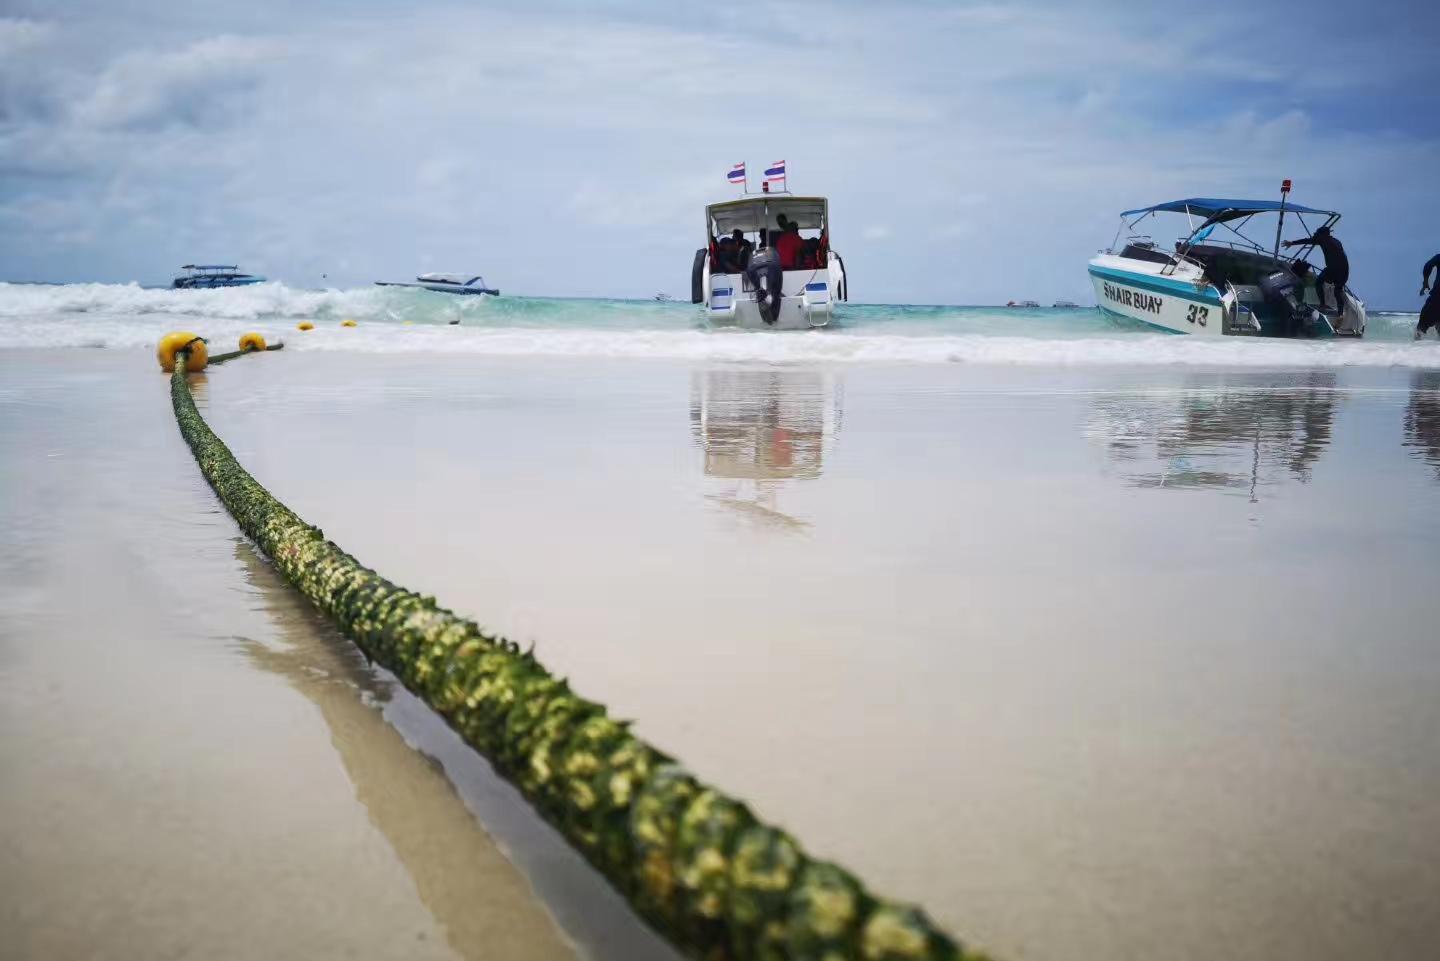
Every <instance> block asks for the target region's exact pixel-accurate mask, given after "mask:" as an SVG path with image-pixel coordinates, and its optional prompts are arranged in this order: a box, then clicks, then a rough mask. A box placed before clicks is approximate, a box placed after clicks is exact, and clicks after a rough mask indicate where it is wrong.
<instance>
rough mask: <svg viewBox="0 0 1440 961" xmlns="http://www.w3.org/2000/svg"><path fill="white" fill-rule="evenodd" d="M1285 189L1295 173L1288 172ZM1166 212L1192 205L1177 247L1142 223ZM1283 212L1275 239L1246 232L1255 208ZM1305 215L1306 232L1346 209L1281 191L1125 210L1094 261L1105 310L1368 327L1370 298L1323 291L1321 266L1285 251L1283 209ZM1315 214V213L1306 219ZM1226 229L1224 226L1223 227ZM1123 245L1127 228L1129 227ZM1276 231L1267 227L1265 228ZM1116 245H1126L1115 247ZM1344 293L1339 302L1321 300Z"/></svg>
mask: <svg viewBox="0 0 1440 961" xmlns="http://www.w3.org/2000/svg"><path fill="white" fill-rule="evenodd" d="M1285 189H1286V190H1288V189H1289V181H1286V187H1285ZM1158 213H1177V214H1182V215H1184V217H1185V219H1186V225H1185V227H1184V229H1183V232H1182V233H1181V235H1180V239H1179V240H1177V241H1176V243H1175V247H1174V249H1173V250H1167V249H1166V248H1164V247H1162V246H1160V245H1158V244H1156V243H1155V242H1154V241H1152V240H1151V239H1150V237H1149V236H1146V235H1139V234H1136V233H1135V229H1136V227H1137V226H1138V225H1139V224H1140V223H1141V221H1144V220H1145V219H1147V218H1149V217H1152V216H1154V215H1155V214H1158ZM1268 214H1275V215H1277V216H1278V217H1279V222H1278V223H1277V224H1276V225H1275V234H1274V243H1273V244H1272V245H1271V246H1269V247H1266V246H1264V245H1263V244H1262V243H1261V242H1258V241H1256V240H1254V239H1252V238H1250V237H1248V236H1246V234H1245V233H1244V230H1245V228H1246V227H1247V226H1251V225H1252V223H1253V222H1254V221H1255V218H1256V217H1258V216H1261V215H1268ZM1287 215H1288V216H1292V217H1294V218H1295V219H1296V220H1298V221H1299V222H1300V225H1301V227H1302V228H1303V229H1304V230H1305V232H1306V235H1307V237H1308V236H1311V235H1313V234H1314V233H1315V231H1316V230H1318V229H1319V228H1320V227H1321V226H1324V227H1333V226H1334V225H1335V224H1336V223H1337V222H1338V221H1339V220H1340V215H1339V214H1338V213H1336V212H1335V211H1332V210H1315V209H1312V208H1310V207H1301V206H1299V205H1297V204H1290V203H1287V202H1286V201H1285V200H1284V199H1282V200H1280V201H1279V202H1276V201H1273V200H1220V199H1215V198H1200V197H1195V198H1190V199H1188V200H1172V201H1170V202H1169V203H1163V204H1156V205H1155V206H1153V207H1142V208H1140V209H1138V210H1127V211H1125V212H1124V213H1123V214H1121V215H1120V230H1119V231H1118V232H1117V233H1116V235H1115V242H1114V243H1113V244H1112V245H1111V247H1110V248H1109V249H1107V250H1103V251H1101V252H1100V253H1099V254H1098V255H1096V256H1095V257H1094V258H1093V259H1092V260H1091V261H1090V267H1089V271H1090V281H1091V283H1092V284H1094V286H1095V297H1096V300H1097V302H1098V303H1099V305H1100V307H1101V309H1102V310H1105V311H1107V312H1109V313H1112V314H1116V315H1118V316H1120V317H1125V318H1128V319H1130V320H1138V321H1141V322H1143V323H1146V324H1149V325H1151V326H1152V327H1159V328H1161V329H1162V330H1168V331H1172V332H1174V333H1180V334H1194V335H1197V336H1203V337H1221V336H1227V335H1229V336H1235V335H1241V336H1252V337H1253V336H1263V337H1362V336H1364V334H1365V304H1364V303H1363V302H1362V301H1361V300H1360V299H1359V298H1358V297H1356V296H1355V294H1354V293H1353V292H1351V291H1350V290H1349V289H1348V288H1347V289H1345V290H1343V291H1335V292H1334V295H1333V296H1330V297H1328V298H1327V299H1325V300H1322V298H1321V292H1320V291H1317V290H1316V280H1317V274H1318V271H1317V270H1316V269H1315V268H1314V267H1313V266H1312V265H1311V264H1310V263H1308V262H1307V261H1306V260H1305V259H1304V257H1305V255H1306V254H1307V253H1308V252H1309V251H1310V250H1311V249H1313V248H1311V247H1309V246H1303V247H1300V253H1299V254H1298V255H1297V256H1294V257H1290V256H1283V255H1281V254H1280V236H1281V233H1282V232H1283V230H1284V225H1285V217H1286V216H1287ZM1307 218H1309V219H1308V220H1307ZM1217 230H1223V231H1224V234H1223V236H1216V232H1217ZM1127 232H1128V235H1127V239H1126V241H1125V244H1124V245H1123V246H1120V245H1119V241H1120V234H1122V233H1127ZM1264 236H1265V237H1266V239H1268V238H1269V233H1268V230H1267V233H1266V234H1265V235H1264ZM1116 247H1119V249H1118V250H1117V249H1116ZM1337 297H1338V298H1339V299H1340V309H1339V310H1334V309H1330V310H1322V309H1321V305H1322V304H1324V303H1327V302H1328V303H1335V302H1336V298H1337Z"/></svg>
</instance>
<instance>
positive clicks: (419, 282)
mask: <svg viewBox="0 0 1440 961" xmlns="http://www.w3.org/2000/svg"><path fill="white" fill-rule="evenodd" d="M375 286H377V287H419V288H422V289H424V290H433V291H435V292H437V293H441V294H489V295H490V296H492V297H499V296H500V288H499V287H491V286H488V285H487V284H486V283H485V278H484V277H481V276H480V275H479V274H473V275H472V274H438V273H435V274H421V275H420V276H419V277H416V278H415V279H414V280H413V281H407V280H377V281H375Z"/></svg>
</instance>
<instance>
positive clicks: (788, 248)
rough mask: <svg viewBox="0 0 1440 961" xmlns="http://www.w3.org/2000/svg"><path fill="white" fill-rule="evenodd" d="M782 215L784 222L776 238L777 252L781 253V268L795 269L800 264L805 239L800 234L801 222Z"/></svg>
mask: <svg viewBox="0 0 1440 961" xmlns="http://www.w3.org/2000/svg"><path fill="white" fill-rule="evenodd" d="M780 217H781V219H782V220H783V222H782V223H781V224H780V236H779V237H776V238H775V252H776V253H777V254H779V255H780V269H781V270H795V269H796V268H798V267H799V266H800V253H801V250H802V249H803V248H804V246H805V241H804V239H803V238H802V237H801V236H800V225H799V224H797V223H795V222H794V221H793V220H785V219H784V217H785V215H784V214H781V215H780Z"/></svg>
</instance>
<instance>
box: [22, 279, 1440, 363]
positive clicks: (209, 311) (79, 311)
mask: <svg viewBox="0 0 1440 961" xmlns="http://www.w3.org/2000/svg"><path fill="white" fill-rule="evenodd" d="M852 310H854V308H852ZM917 310H918V309H917ZM925 310H926V311H929V312H930V313H929V314H926V315H925V316H926V317H928V318H931V319H928V320H926V321H925V325H928V326H925V325H917V323H915V322H914V317H915V314H916V310H911V311H910V312H909V313H907V308H894V309H886V308H859V309H858V311H856V312H855V314H854V315H853V317H852V319H850V320H847V321H845V323H844V325H843V326H839V327H836V328H833V329H830V330H821V331H806V332H775V331H735V330H727V331H712V330H705V329H699V328H697V327H696V326H695V322H696V315H695V312H694V311H693V310H690V309H688V305H679V306H675V305H658V304H657V305H648V304H637V303H626V302H617V301H594V302H583V301H541V300H528V299H524V298H513V299H508V302H507V301H506V300H489V299H483V300H482V299H481V298H453V297H447V296H445V295H441V294H430V293H425V292H418V293H417V292H415V291H386V290H381V289H379V288H375V289H369V288H362V289H358V290H341V291H334V290H332V291H297V290H292V289H290V288H288V287H285V286H284V285H282V284H260V285H255V286H253V287H242V288H228V289H221V290H214V291H171V290H152V289H145V288H141V287H138V286H134V285H127V286H117V285H102V284H75V285H69V286H57V287H47V286H39V285H5V284H0V345H3V346H9V347H31V348H48V347H108V348H123V349H138V348H147V349H148V348H151V347H153V345H154V344H155V341H156V340H157V339H158V338H159V336H160V335H161V334H163V333H165V332H166V331H169V330H175V329H189V330H194V331H196V332H197V333H200V334H202V335H204V336H205V337H207V338H209V339H210V340H211V342H212V344H215V345H216V347H215V349H228V348H229V347H230V345H231V344H233V343H235V341H236V340H238V338H239V335H240V334H241V333H243V332H245V331H247V330H259V331H260V332H261V333H263V334H264V335H265V336H266V337H267V338H269V339H270V340H272V341H274V340H278V339H283V340H284V341H285V342H286V347H287V349H294V350H304V351H308V350H332V351H357V352H363V353H392V352H434V353H452V354H466V353H468V354H482V355H491V356H516V357H519V356H541V357H614V358H665V359H678V360H699V361H722V362H724V361H734V362H757V363H775V364H785V363H872V364H1006V365H1072V366H1073V365H1187V366H1204V367H1250V368H1263V367H1291V368H1293V367H1351V366H1353V367H1393V366H1402V367H1423V368H1440V344H1437V343H1435V342H1433V341H1431V342H1427V343H1418V344H1417V343H1413V342H1410V341H1399V340H1393V339H1392V340H1375V339H1368V340H1366V341H1361V342H1356V341H1339V340H1334V341H1319V342H1301V341H1281V340H1254V339H1242V338H1226V339H1224V340H1201V339H1199V338H1196V337H1181V336H1173V335H1167V334H1152V333H1146V332H1140V331H1129V330H1125V329H1123V328H1116V327H1114V326H1113V325H1105V324H1102V323H1099V322H1097V321H1093V320H1090V319H1088V318H1087V317H1086V316H1085V315H1083V314H1082V315H1081V316H1080V317H1079V318H1077V319H1076V320H1075V321H1073V324H1074V335H1073V336H1067V335H1066V334H1065V333H1063V332H1068V331H1069V330H1070V329H1071V328H1070V327H1069V326H1066V325H1068V324H1070V323H1072V322H1071V321H1063V322H1050V323H1045V324H1043V325H1037V322H1036V321H1033V320H1032V321H1016V320H1015V319H1014V317H1013V315H1011V314H1007V313H1006V312H1005V311H1003V310H995V311H987V310H976V309H970V310H969V311H968V312H965V311H964V310H956V311H954V312H953V313H954V316H953V317H946V316H941V317H939V319H938V320H935V319H934V316H935V311H937V310H942V309H939V308H926V309H925ZM457 312H458V313H457ZM344 317H355V318H356V319H357V320H359V324H360V325H359V326H358V327H355V328H342V327H341V326H340V325H339V321H340V319H341V318H344ZM401 317H404V318H407V319H409V318H414V319H415V322H414V323H412V324H408V325H407V324H404V323H402V322H399V319H400V318H401ZM297 318H299V319H307V320H311V321H312V322H313V323H314V324H315V325H316V326H315V329H314V330H312V331H309V332H304V333H302V332H299V331H297V330H295V322H296V320H297ZM447 318H450V319H459V320H460V321H461V323H460V324H458V325H450V324H448V323H446V319H447ZM1383 322H1388V323H1389V324H1390V325H1391V326H1393V327H1394V328H1395V330H1394V331H1390V336H1392V337H1393V336H1395V334H1396V332H1397V331H1398V332H1401V333H1403V332H1404V329H1405V327H1407V326H1408V325H1410V324H1412V323H1413V315H1396V316H1395V317H1394V318H1388V317H1387V318H1386V319H1385V321H1383ZM1402 325H1403V326H1402ZM1372 326H1377V325H1376V323H1375V322H1373V321H1372ZM947 328H948V329H947ZM976 329H978V330H980V331H982V332H969V331H970V330H976ZM1009 331H1023V332H1024V335H1023V336H1022V335H1016V334H1014V333H1009Z"/></svg>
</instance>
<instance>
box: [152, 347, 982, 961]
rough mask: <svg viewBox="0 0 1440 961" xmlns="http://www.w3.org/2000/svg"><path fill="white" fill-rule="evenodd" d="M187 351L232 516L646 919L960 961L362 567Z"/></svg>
mask: <svg viewBox="0 0 1440 961" xmlns="http://www.w3.org/2000/svg"><path fill="white" fill-rule="evenodd" d="M188 356H189V355H188V351H181V352H180V355H179V357H178V358H177V360H178V361H179V362H177V363H176V364H175V369H174V373H173V374H172V375H171V378H170V395H171V400H172V401H173V403H174V407H175V419H176V420H177V421H178V422H179V425H180V433H181V434H182V435H184V437H185V441H186V443H187V444H189V445H190V450H191V452H192V453H193V454H194V455H195V460H196V461H197V462H198V463H199V465H200V470H201V472H202V473H203V474H204V475H205V479H206V480H207V481H209V482H210V486H211V487H213V488H214V489H215V493H216V494H218V495H219V497H220V500H221V501H222V502H223V503H224V504H225V507H226V509H227V510H229V512H230V514H231V515H232V516H233V517H234V518H235V520H236V521H237V522H238V523H239V525H240V527H241V528H242V529H243V530H244V531H245V533H246V534H248V535H249V536H250V537H251V538H252V539H253V540H254V541H255V543H256V544H257V545H258V546H259V547H260V549H261V550H262V551H263V552H264V553H265V554H266V555H268V556H269V558H270V560H271V561H272V562H273V563H274V565H275V566H276V567H277V568H278V569H279V570H280V572H281V573H282V574H284V575H285V577H286V579H287V580H289V581H290V583H291V584H293V585H294V586H295V587H296V588H298V589H299V591H300V592H301V593H302V594H304V595H305V596H306V597H308V598H309V599H310V601H311V602H312V603H314V604H315V606H316V607H318V608H319V609H320V610H321V611H323V612H324V613H325V614H326V615H328V616H329V617H330V619H331V620H333V621H334V622H335V624H336V625H337V626H338V627H339V629H340V630H341V632H342V633H344V634H345V636H346V637H348V638H350V639H351V640H352V641H354V642H355V644H357V645H358V646H359V647H360V649H361V650H362V651H363V652H364V653H365V655H366V657H368V658H369V659H370V660H372V661H374V662H375V663H378V664H380V665H381V666H383V667H385V668H386V669H388V670H389V671H391V672H392V673H393V674H395V676H396V677H398V678H399V679H400V680H401V682H402V683H403V684H404V685H405V686H406V687H407V688H408V689H409V690H410V691H411V692H412V693H414V694H415V695H416V696H417V697H419V698H420V699H421V700H423V701H424V702H425V703H426V704H428V705H429V706H430V707H431V708H432V709H434V710H435V711H436V712H437V713H438V714H439V715H440V716H441V717H443V718H444V719H445V721H446V722H447V723H448V724H449V725H450V726H451V727H452V728H454V729H455V731H456V732H458V733H459V734H460V736H461V737H462V738H464V739H465V741H466V742H467V743H468V744H469V745H470V746H471V747H473V748H474V749H475V750H477V751H479V752H480V753H481V754H483V755H484V756H485V757H486V758H487V759H488V760H489V761H490V763H491V764H492V765H493V766H494V768H495V770H496V771H498V772H499V773H500V774H501V775H502V776H503V777H505V778H506V779H507V780H508V781H510V782H511V783H512V784H514V785H515V786H516V788H518V789H519V791H520V793H521V794H523V795H524V796H525V798H526V799H527V800H528V801H529V802H530V804H531V805H533V806H534V808H535V810H536V811H538V812H539V813H540V814H541V816H542V817H544V818H545V820H547V821H548V822H550V823H551V824H552V825H554V826H555V827H556V829H558V830H559V831H560V833H561V834H562V835H563V836H564V837H565V838H566V840H567V841H569V843H570V844H571V845H573V846H574V847H575V849H576V850H578V851H579V852H580V853H581V854H582V855H583V856H584V857H585V858H586V859H587V860H588V861H589V862H590V863H591V864H593V865H594V866H595V868H596V869H597V870H598V871H599V872H600V873H601V874H602V875H603V876H604V877H605V878H606V879H607V880H608V881H609V882H610V884H611V885H613V886H614V887H615V889H616V890H617V891H619V892H620V894H621V895H622V896H623V897H624V898H625V899H626V900H627V901H628V902H629V903H630V904H631V905H632V906H633V907H634V909H635V910H636V911H637V912H638V913H639V914H640V916H641V917H643V918H644V919H645V920H646V921H647V922H649V924H650V925H651V926H653V927H654V928H655V929H656V930H657V931H659V932H660V933H661V934H662V935H664V936H665V937H666V938H667V939H668V940H669V941H671V943H673V944H674V945H675V946H676V947H678V948H680V949H681V950H682V951H684V952H686V953H687V954H689V955H691V956H692V957H695V958H702V959H705V961H728V959H734V961H779V959H816V961H820V959H824V961H831V959H834V961H839V959H845V958H856V959H866V961H914V959H925V961H938V959H946V961H965V959H982V958H984V957H985V956H984V955H983V954H981V953H979V952H976V951H973V950H971V949H968V948H966V947H964V946H963V945H961V944H959V943H957V942H956V941H955V940H953V939H952V938H951V937H949V936H948V935H946V934H945V933H944V932H943V931H941V930H940V929H939V928H937V927H936V925H935V924H934V923H933V922H932V921H931V920H930V919H929V918H928V917H927V916H926V915H925V913H924V912H923V911H922V910H920V909H919V908H917V907H913V906H910V905H906V904H900V903H897V902H894V901H889V900H886V899H884V898H882V897H879V896H878V895H875V894H873V893H872V892H870V891H868V890H867V889H866V888H865V886H864V885H863V884H861V882H860V880H859V879H858V878H856V877H855V876H854V875H853V874H851V873H850V872H848V871H846V870H845V869H843V868H841V867H838V866H837V865H834V864H831V863H828V862H825V861H821V860H817V859H815V858H812V857H811V856H810V855H808V854H807V853H806V852H805V850H804V849H803V848H801V847H800V845H799V843H798V842H797V841H796V840H795V839H794V838H793V837H791V836H790V835H789V834H787V833H786V832H784V831H782V830H780V829H779V828H775V827H771V826H770V825H767V824H764V823H762V822H761V821H760V820H758V819H757V818H756V817H755V815H754V814H753V813H751V811H750V809H749V808H747V807H746V806H745V805H744V804H743V803H741V802H740V801H737V800H735V799H734V798H731V797H729V796H727V795H726V794H724V793H723V792H721V791H719V790H718V789H716V788H714V787H711V786H709V785H707V784H704V783H703V782H701V781H699V780H698V779H696V778H695V777H694V776H693V775H691V774H690V773H688V772H687V771H686V770H684V769H683V768H682V767H680V765H678V764H677V763H676V762H675V760H674V759H673V758H671V757H669V756H667V755H666V754H664V753H663V752H661V751H659V750H658V749H656V748H654V747H652V746H651V745H649V744H647V743H645V742H644V741H642V740H640V739H639V738H638V737H636V736H635V735H633V734H631V733H630V731H629V725H628V722H625V721H620V720H616V719H615V718H612V717H610V716H609V714H608V713H607V712H606V709H605V707H604V706H603V705H601V704H597V703H595V702H594V701H590V700H586V699H585V698H583V697H581V696H579V695H578V694H576V693H575V692H573V691H571V690H570V686H569V684H568V683H567V682H566V681H565V680H564V679H562V678H557V677H555V676H554V675H552V674H551V673H550V672H549V671H547V670H546V669H545V668H544V666H543V665H541V664H540V662H539V661H537V660H536V659H535V657H534V656H533V655H532V653H531V652H529V651H522V650H521V649H520V648H519V646H518V645H516V644H515V643H514V642H512V641H508V640H506V639H505V638H502V637H497V636H494V635H491V634H487V633H486V632H485V631H484V630H482V629H481V628H480V627H479V626H478V625H476V624H475V623H474V622H473V621H468V620H465V619H463V618H461V617H457V616H456V615H455V614H454V613H452V612H451V611H449V610H446V609H445V608H442V607H440V606H439V605H438V604H436V603H435V599H434V598H433V597H425V596H422V595H420V594H416V593H414V592H413V591H408V590H406V589H405V588H403V587H400V586H398V585H396V584H393V583H391V582H390V581H388V580H386V579H385V578H383V577H381V576H380V575H379V574H377V573H375V572H374V571H373V570H370V569H369V568H367V567H365V566H364V565H363V564H361V563H360V562H359V561H357V560H356V559H355V558H353V557H351V556H350V555H349V554H347V553H345V552H344V551H343V550H341V549H340V548H339V547H337V546H336V545H335V544H333V543H331V542H330V541H328V540H326V539H325V535H324V533H323V532H321V531H320V530H319V529H318V528H315V527H312V526H310V525H309V524H307V523H305V521H304V520H302V519H301V518H300V517H298V516H296V514H295V513H294V512H293V511H291V510H290V509H289V508H287V507H286V506H285V505H284V504H282V503H280V501H278V500H276V499H275V498H274V497H273V496H271V494H270V492H269V491H267V490H266V489H265V488H264V487H262V486H261V485H260V484H259V483H258V482H257V481H256V480H255V478H253V477H251V476H250V474H249V473H247V472H246V471H245V469H244V468H243V467H241V466H240V464H239V462H237V461H236V460H235V456H234V455H233V454H232V453H231V452H230V449H229V448H228V447H226V446H225V444H224V443H223V442H222V441H221V440H220V438H218V437H217V436H215V433H214V432H213V431H211V430H210V427H209V425H207V424H206V423H205V421H204V419H203V418H202V417H201V416H200V412H199V411H198V410H196V408H195V403H194V400H193V399H192V398H191V395H190V386H189V382H188V379H187V377H186V374H185V370H186V366H187V363H186V362H187V360H188Z"/></svg>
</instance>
